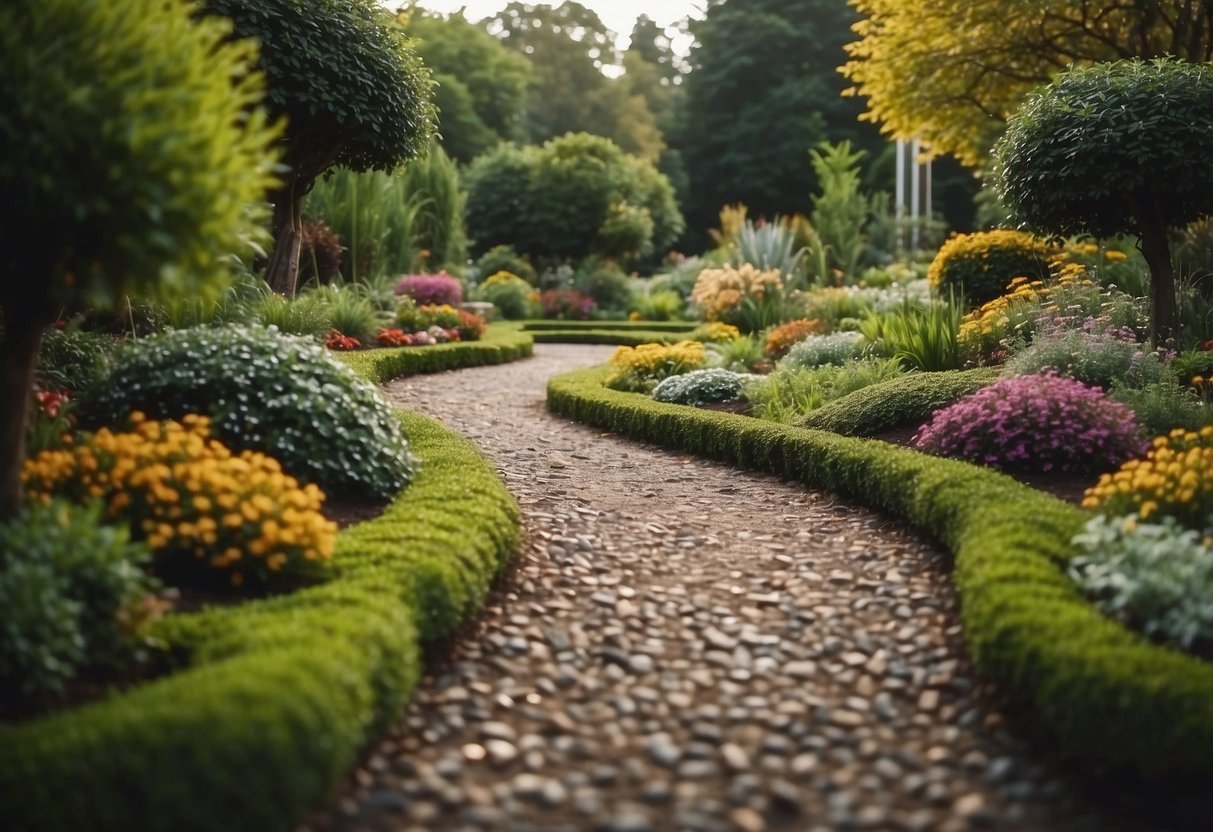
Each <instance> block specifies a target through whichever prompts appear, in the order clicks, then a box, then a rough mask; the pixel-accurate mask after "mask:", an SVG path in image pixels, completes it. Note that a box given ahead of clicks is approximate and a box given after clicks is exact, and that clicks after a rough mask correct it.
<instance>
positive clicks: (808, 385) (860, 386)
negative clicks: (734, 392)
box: [746, 358, 901, 424]
mask: <svg viewBox="0 0 1213 832" xmlns="http://www.w3.org/2000/svg"><path fill="white" fill-rule="evenodd" d="M900 375H901V366H900V365H899V363H898V362H897V361H896V360H880V359H870V358H865V359H859V360H854V361H845V362H843V363H841V364H822V365H820V366H817V367H812V368H804V367H795V366H790V365H786V364H781V365H780V366H778V367H776V368H775V370H774V372H772V373H771V374H770V375H769V376H765V377H762V376H760V377H758V379H757V380H756V381H754V382H753V383H752V384H751V385H749V386H748V387H747V389H746V398H747V399H749V400H750V401H751V402H752V403H753V404H754V415H756V416H758V417H759V418H761V419H767V420H769V421H772V422H780V423H783V424H791V423H793V422H796V421H797V420H798V419H800V418H801V417H802V416H804V415H805V414H806V413H810V412H812V411H814V410H816V409H817V408H819V407H822V406H823V405H825V404H828V403H829V402H832V401H834V400H836V399H840V398H842V397H843V396H846V395H848V394H850V393H854V392H855V391H857V390H864V389H866V388H868V387H871V386H872V385H873V384H879V383H880V382H882V381H887V380H888V379H890V378H896V377H897V376H900Z"/></svg>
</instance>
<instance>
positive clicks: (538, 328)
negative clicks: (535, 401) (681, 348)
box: [521, 320, 699, 333]
mask: <svg viewBox="0 0 1213 832" xmlns="http://www.w3.org/2000/svg"><path fill="white" fill-rule="evenodd" d="M521 324H522V329H523V330H524V331H526V332H545V331H550V330H561V331H567V332H575V331H579V330H587V329H594V330H601V331H610V332H646V333H647V332H681V333H689V332H691V331H692V330H694V329H695V327H697V326H699V322H698V321H555V320H536V321H522V322H521Z"/></svg>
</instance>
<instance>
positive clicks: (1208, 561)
mask: <svg viewBox="0 0 1213 832" xmlns="http://www.w3.org/2000/svg"><path fill="white" fill-rule="evenodd" d="M1074 543H1075V545H1076V546H1078V547H1079V549H1080V550H1081V552H1082V554H1081V555H1079V556H1078V557H1075V558H1074V559H1073V560H1071V561H1070V563H1069V567H1068V571H1069V573H1070V577H1071V578H1073V579H1074V582H1075V583H1077V584H1078V586H1079V587H1081V588H1082V591H1083V592H1085V593H1086V594H1087V595H1088V596H1089V597H1090V598H1091V599H1092V600H1094V601H1095V605H1096V606H1098V607H1099V609H1100V610H1101V611H1103V613H1104V614H1105V615H1108V616H1111V617H1112V618H1116V619H1119V620H1121V621H1124V622H1125V623H1126V624H1128V625H1130V626H1132V627H1136V628H1137V629H1139V630H1141V631H1142V632H1144V633H1145V634H1146V635H1148V636H1151V637H1153V638H1157V639H1161V640H1164V641H1168V642H1171V643H1173V644H1177V645H1179V646H1180V647H1182V648H1183V649H1185V650H1189V651H1192V652H1200V653H1202V654H1205V655H1213V546H1210V545H1209V539H1208V538H1205V539H1203V540H1202V539H1201V536H1200V534H1199V533H1197V532H1196V531H1193V530H1192V529H1185V528H1184V527H1183V525H1182V524H1180V523H1178V522H1177V521H1176V520H1174V519H1173V518H1171V517H1164V518H1162V521H1161V522H1159V523H1142V522H1139V520H1138V518H1137V517H1135V516H1130V517H1094V518H1092V519H1091V520H1090V521H1088V522H1087V525H1086V528H1085V529H1084V530H1083V532H1082V534H1080V535H1078V536H1076V537H1075V538H1074Z"/></svg>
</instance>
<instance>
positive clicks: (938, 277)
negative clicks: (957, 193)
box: [927, 229, 1059, 306]
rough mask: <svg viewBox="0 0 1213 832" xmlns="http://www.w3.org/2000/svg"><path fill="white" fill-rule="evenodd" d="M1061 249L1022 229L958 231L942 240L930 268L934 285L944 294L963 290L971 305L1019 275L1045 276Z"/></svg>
mask: <svg viewBox="0 0 1213 832" xmlns="http://www.w3.org/2000/svg"><path fill="white" fill-rule="evenodd" d="M1058 251H1059V250H1058V249H1056V248H1054V247H1053V246H1050V245H1049V244H1048V243H1046V242H1045V241H1044V240H1041V239H1039V238H1037V237H1034V236H1032V235H1031V234H1027V233H1025V232H1023V231H1009V230H1006V229H1000V230H997V231H978V232H977V233H975V234H957V235H956V236H954V237H952V239H950V240H948V241H947V242H946V243H944V244H943V247H942V248H940V249H939V253H938V254H936V255H935V259H934V260H932V261H931V265H930V268H929V269H928V270H927V280H929V281H930V283H931V286H932V288H934V289H935V290H936V291H937V292H940V293H942V294H943V295H944V296H945V297H946V296H947V294H948V292H949V291H951V292H954V293H955V294H956V295H960V294H962V293H963V295H964V298H965V302H966V303H968V305H969V306H980V305H981V304H983V303H985V302H986V301H990V300H993V299H994V298H996V297H998V296H999V295H1001V294H1003V292H1004V290H1006V288H1007V286H1008V285H1009V284H1010V283H1011V281H1012V280H1013V279H1014V278H1016V277H1026V278H1028V279H1029V280H1044V279H1045V278H1047V277H1048V276H1049V260H1050V258H1051V257H1053V256H1055V255H1056V254H1057V253H1058Z"/></svg>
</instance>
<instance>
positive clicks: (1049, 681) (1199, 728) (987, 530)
mask: <svg viewBox="0 0 1213 832" xmlns="http://www.w3.org/2000/svg"><path fill="white" fill-rule="evenodd" d="M607 372H608V370H607V368H605V367H597V368H593V369H591V370H583V371H579V372H575V373H569V374H565V375H561V376H557V377H555V378H553V379H551V380H550V381H549V384H548V406H549V408H550V409H552V410H553V411H555V412H557V413H561V414H564V415H566V416H570V417H572V418H574V419H577V420H579V421H582V422H586V423H589V424H592V425H595V426H597V427H601V428H606V429H609V430H613V431H617V432H619V433H622V434H625V435H627V436H631V437H633V438H637V439H644V440H648V441H652V442H656V443H659V444H662V445H665V446H667V447H671V448H675V449H678V450H681V451H687V452H692V453H698V454H702V455H704V456H708V457H712V458H715V459H720V460H723V461H726V462H730V463H733V464H737V465H742V466H745V467H748V468H755V469H759V470H764V471H770V472H773V473H776V474H779V475H781V476H785V477H789V478H791V479H794V480H797V481H800V482H803V483H805V484H806V485H808V486H810V487H813V488H822V489H825V490H829V491H832V492H834V493H837V494H840V495H842V496H844V497H847V498H850V499H853V500H855V501H857V502H861V503H864V504H867V505H869V506H871V507H873V508H876V509H879V510H882V511H884V512H887V513H888V514H890V515H893V516H895V517H898V518H900V519H902V520H904V521H906V522H907V523H909V524H910V525H911V526H913V527H914V528H916V529H918V530H919V531H920V532H922V533H925V534H927V535H930V536H932V537H934V538H936V539H938V540H939V541H940V542H942V543H943V545H945V546H946V547H947V548H948V549H949V550H950V551H951V552H952V553H953V555H954V558H955V563H954V580H955V584H956V587H957V590H958V592H959V595H960V599H961V617H962V621H963V624H964V628H965V634H966V638H967V641H968V645H969V650H970V652H971V654H972V657H973V660H974V662H975V664H976V665H977V667H978V669H979V670H980V671H981V672H982V673H983V674H985V675H986V676H987V677H989V678H991V679H993V680H994V681H995V682H997V683H998V684H1000V685H1001V687H1002V688H1003V689H1004V690H1005V691H1006V692H1007V693H1008V694H1009V695H1010V696H1011V697H1012V698H1013V699H1014V701H1015V702H1016V703H1017V705H1018V706H1020V709H1021V710H1022V712H1023V713H1024V714H1025V715H1026V716H1027V717H1029V718H1031V719H1032V720H1033V722H1034V723H1035V724H1036V725H1037V726H1038V727H1039V728H1040V729H1041V730H1042V731H1043V732H1045V733H1046V734H1048V735H1049V736H1050V737H1051V738H1052V739H1053V741H1054V742H1055V743H1056V744H1057V746H1058V747H1059V748H1060V750H1061V751H1062V752H1063V753H1065V754H1066V755H1067V756H1070V757H1073V758H1076V759H1079V760H1081V761H1083V762H1084V763H1088V764H1091V765H1094V766H1097V767H1099V768H1104V767H1108V766H1111V767H1115V768H1118V769H1123V770H1126V771H1131V772H1136V773H1137V774H1139V775H1141V776H1144V777H1146V778H1148V779H1152V780H1168V781H1171V782H1181V783H1184V784H1196V783H1201V782H1205V781H1207V779H1208V777H1209V776H1210V775H1213V664H1210V663H1208V662H1203V661H1200V660H1198V659H1195V658H1193V657H1191V656H1187V655H1184V654H1182V653H1179V652H1176V651H1173V650H1170V649H1166V648H1163V647H1159V646H1156V645H1153V644H1151V643H1150V642H1148V641H1147V640H1146V639H1145V638H1144V637H1142V636H1140V635H1138V634H1137V633H1134V632H1132V631H1130V630H1128V629H1126V628H1125V627H1123V626H1122V625H1120V624H1118V623H1117V622H1115V621H1113V620H1111V619H1109V618H1105V617H1104V616H1103V615H1101V614H1100V613H1099V612H1098V611H1097V610H1096V609H1095V607H1094V606H1092V605H1091V604H1090V603H1089V602H1088V601H1087V600H1086V599H1085V598H1083V596H1082V595H1081V594H1080V592H1079V590H1078V588H1077V587H1076V586H1075V585H1074V584H1073V583H1072V582H1071V581H1070V579H1069V578H1068V577H1067V576H1066V574H1065V564H1066V562H1067V560H1068V559H1069V558H1070V557H1071V555H1072V550H1071V547H1070V544H1069V541H1070V539H1071V537H1072V536H1073V535H1074V534H1076V533H1077V532H1078V531H1079V530H1080V529H1081V528H1082V526H1083V522H1084V520H1085V519H1086V517H1087V515H1086V514H1085V513H1083V512H1082V511H1080V510H1079V509H1077V508H1074V507H1073V506H1070V505H1068V504H1066V503H1063V502H1061V501H1060V500H1057V499H1055V498H1053V497H1050V496H1048V495H1046V494H1043V493H1041V492H1038V491H1035V490H1033V489H1030V488H1028V487H1026V486H1024V485H1021V484H1019V483H1017V482H1015V481H1014V480H1012V479H1011V478H1009V477H1007V476H1004V475H1002V474H998V473H995V472H992V471H988V470H986V469H982V468H977V467H975V466H972V465H969V464H967V463H963V462H957V461H953V460H946V459H937V458H933V457H929V456H925V455H923V454H920V453H917V452H914V451H911V450H907V449H903V448H897V447H893V446H890V445H888V444H886V443H883V442H877V441H872V440H864V439H855V438H849V437H842V436H838V435H836V434H831V433H826V432H823V431H814V430H806V429H803V428H799V427H793V426H785V425H778V424H774V423H769V422H762V421H759V420H756V419H751V418H747V417H743V416H735V415H731V414H724V413H717V412H710V411H702V410H697V409H694V408H688V407H683V406H679V405H669V404H661V403H658V402H655V401H653V400H651V399H649V398H647V397H644V396H640V395H636V394H629V393H620V392H616V391H613V390H608V389H606V388H605V387H604V386H603V381H604V379H605V378H606V375H607ZM1206 785H1207V782H1206Z"/></svg>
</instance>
